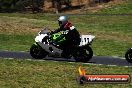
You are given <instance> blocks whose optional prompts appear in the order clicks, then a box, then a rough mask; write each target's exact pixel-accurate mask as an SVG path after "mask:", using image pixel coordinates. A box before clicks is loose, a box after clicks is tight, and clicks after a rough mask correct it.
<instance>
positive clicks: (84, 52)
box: [73, 46, 93, 62]
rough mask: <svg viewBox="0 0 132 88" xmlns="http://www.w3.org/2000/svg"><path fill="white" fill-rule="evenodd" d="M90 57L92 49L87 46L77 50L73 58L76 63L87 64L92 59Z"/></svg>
mask: <svg viewBox="0 0 132 88" xmlns="http://www.w3.org/2000/svg"><path fill="white" fill-rule="evenodd" d="M92 56H93V51H92V48H91V47H89V46H85V47H82V48H79V49H77V50H76V51H75V53H74V56H73V57H74V59H75V60H76V61H77V62H88V61H89V60H90V59H91V58H92Z"/></svg>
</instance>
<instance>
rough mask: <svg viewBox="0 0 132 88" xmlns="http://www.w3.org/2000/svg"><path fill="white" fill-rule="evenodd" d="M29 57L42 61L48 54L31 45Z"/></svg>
mask: <svg viewBox="0 0 132 88" xmlns="http://www.w3.org/2000/svg"><path fill="white" fill-rule="evenodd" d="M30 55H31V56H32V57H33V58H35V59H43V58H44V57H46V56H47V55H48V53H47V52H46V51H45V50H44V49H42V48H41V47H40V46H38V45H36V44H33V45H32V46H31V48H30Z"/></svg>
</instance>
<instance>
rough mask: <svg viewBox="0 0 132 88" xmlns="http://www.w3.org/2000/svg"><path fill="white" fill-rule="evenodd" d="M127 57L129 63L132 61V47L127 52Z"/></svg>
mask: <svg viewBox="0 0 132 88" xmlns="http://www.w3.org/2000/svg"><path fill="white" fill-rule="evenodd" d="M125 58H126V60H127V61H128V62H129V63H132V48H130V49H128V51H127V52H126V54H125Z"/></svg>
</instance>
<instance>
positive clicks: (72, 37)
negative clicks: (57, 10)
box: [51, 22, 80, 48]
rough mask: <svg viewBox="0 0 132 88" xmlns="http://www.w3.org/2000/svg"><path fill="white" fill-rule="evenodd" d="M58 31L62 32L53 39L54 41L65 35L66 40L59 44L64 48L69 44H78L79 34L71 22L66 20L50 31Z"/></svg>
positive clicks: (69, 45)
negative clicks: (63, 23)
mask: <svg viewBox="0 0 132 88" xmlns="http://www.w3.org/2000/svg"><path fill="white" fill-rule="evenodd" d="M60 31H62V34H61V35H60V37H58V38H57V39H56V40H55V41H54V43H56V42H57V41H59V40H61V39H62V38H64V37H65V39H66V40H65V41H64V42H63V44H61V46H63V47H64V48H69V47H71V46H75V45H79V44H80V34H79V32H78V31H77V30H76V29H75V27H74V26H72V24H71V23H69V22H67V23H66V24H65V25H62V26H61V27H60V28H58V29H57V30H55V31H52V32H51V34H54V33H58V32H60Z"/></svg>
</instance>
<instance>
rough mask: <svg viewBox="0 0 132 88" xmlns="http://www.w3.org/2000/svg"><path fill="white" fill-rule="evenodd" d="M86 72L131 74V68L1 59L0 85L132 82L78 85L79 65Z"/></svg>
mask: <svg viewBox="0 0 132 88" xmlns="http://www.w3.org/2000/svg"><path fill="white" fill-rule="evenodd" d="M80 65H81V66H82V67H83V68H84V69H85V70H86V73H87V74H130V75H132V69H131V67H122V66H118V67H116V66H106V65H90V64H82V63H68V62H53V61H29V60H18V59H14V60H8V59H3V58H1V59H0V68H1V69H0V88H131V87H132V83H130V84H85V85H78V84H77V82H76V77H77V76H78V75H79V73H78V67H79V66H80Z"/></svg>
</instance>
